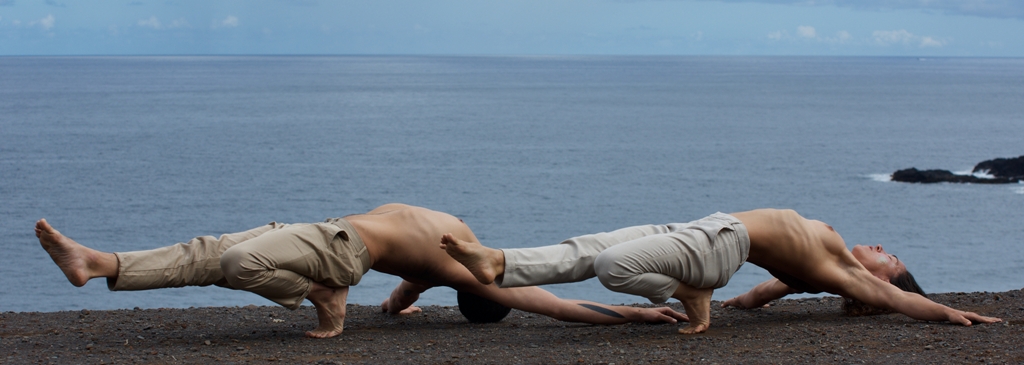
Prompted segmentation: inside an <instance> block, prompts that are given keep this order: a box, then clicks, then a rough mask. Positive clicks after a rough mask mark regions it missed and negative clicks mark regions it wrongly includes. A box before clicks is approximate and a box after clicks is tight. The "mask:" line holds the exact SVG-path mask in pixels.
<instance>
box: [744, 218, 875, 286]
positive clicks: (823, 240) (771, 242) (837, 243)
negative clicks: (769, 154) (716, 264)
mask: <svg viewBox="0 0 1024 365" xmlns="http://www.w3.org/2000/svg"><path fill="white" fill-rule="evenodd" d="M732 215H733V216H734V217H736V218H737V219H739V220H740V221H742V222H743V224H744V225H745V226H746V227H747V231H748V232H749V234H750V255H749V257H748V259H747V261H749V262H750V263H753V264H755V265H757V266H760V267H763V268H765V269H766V270H768V271H769V272H771V273H773V275H774V274H777V273H781V274H784V275H778V276H785V275H788V276H790V278H787V279H789V280H794V279H795V280H799V281H800V282H803V283H806V284H807V286H804V287H800V288H794V289H797V290H802V291H812V292H813V291H827V292H830V293H835V294H841V292H842V284H843V283H842V282H841V281H842V280H841V278H840V277H841V276H842V273H841V272H837V270H836V268H840V269H847V270H856V269H857V268H860V269H861V270H864V268H863V266H861V264H860V263H859V262H858V261H857V260H856V259H855V258H854V257H853V255H852V254H851V253H850V251H849V250H848V249H847V248H846V243H845V242H844V241H843V238H842V237H841V236H839V234H838V233H836V232H835V230H833V229H832V227H831V226H829V225H828V224H825V223H824V222H821V221H816V220H808V219H805V218H803V217H801V216H800V215H799V214H797V213H796V212H794V211H792V210H774V209H761V210H754V211H749V212H743V213H734V214H732ZM796 285H799V283H796ZM809 289H816V290H809Z"/></svg>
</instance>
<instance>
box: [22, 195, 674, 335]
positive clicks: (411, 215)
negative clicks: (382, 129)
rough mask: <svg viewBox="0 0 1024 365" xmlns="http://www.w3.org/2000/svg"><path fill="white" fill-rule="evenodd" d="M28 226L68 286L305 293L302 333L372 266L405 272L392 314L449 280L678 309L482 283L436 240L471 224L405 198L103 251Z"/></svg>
mask: <svg viewBox="0 0 1024 365" xmlns="http://www.w3.org/2000/svg"><path fill="white" fill-rule="evenodd" d="M35 232H36V237H38V238H39V242H40V243H41V244H42V246H43V249H45V250H46V252H47V253H49V255H50V257H51V258H52V259H53V261H54V262H55V263H56V264H57V266H58V267H60V269H61V271H63V272H64V275H65V276H66V277H67V279H68V280H69V281H70V282H71V284H74V285H75V286H83V285H85V283H86V282H87V281H89V280H90V279H93V278H106V279H107V286H108V287H109V288H110V289H111V290H145V289H157V288H169V287H181V286H187V285H194V286H205V285H211V284H212V285H218V286H222V287H227V288H232V289H240V290H247V291H250V292H253V293H256V294H258V295H260V296H263V297H265V298H267V299H270V300H271V301H274V302H275V303H278V304H280V305H282V306H284V307H286V308H289V309H297V308H299V306H300V305H301V304H302V302H303V300H305V299H309V301H310V302H312V303H313V306H314V307H316V313H317V317H318V320H319V325H318V326H317V327H316V328H315V329H313V330H311V331H308V332H306V335H307V336H310V337H317V338H326V337H333V336H336V335H338V334H340V333H341V332H342V330H343V328H344V323H345V304H346V299H347V297H348V289H349V286H352V285H356V284H358V283H359V280H360V279H361V278H362V276H363V274H364V273H366V272H367V271H369V270H370V269H374V270H377V271H380V272H383V273H388V274H392V275H397V276H400V277H402V279H404V280H403V281H402V282H401V283H400V284H399V285H398V287H396V288H395V290H394V291H393V292H392V293H391V296H390V297H389V298H388V299H387V300H385V301H384V302H383V303H381V308H382V310H383V311H385V312H388V313H392V314H407V313H414V312H419V311H420V309H419V308H417V307H415V306H413V305H412V304H413V303H414V302H416V300H417V299H418V298H419V295H420V293H422V292H424V291H426V290H427V289H430V288H432V287H435V286H448V287H452V288H454V289H456V290H458V291H460V292H465V293H469V294H473V295H476V296H479V297H482V298H484V299H488V300H491V301H494V302H496V303H498V304H501V305H504V306H507V307H511V308H516V309H520V310H524V311H528V312H533V313H539V314H543V315H547V316H550V317H552V318H555V319H559V320H563V321H571V322H586V323H595V324H618V323H626V322H668V323H676V321H677V320H684V319H686V316H684V315H682V314H681V313H678V312H675V311H673V310H671V309H669V308H634V307H627V306H608V305H603V304H598V303H593V302H587V301H579V300H565V299H559V298H558V297H555V296H554V295H553V294H551V293H549V292H547V291H545V290H543V289H540V288H536V287H522V288H504V289H503V288H498V287H497V286H495V285H493V284H491V285H488V284H482V283H480V282H478V281H477V280H476V279H475V278H474V277H473V275H472V274H471V273H470V272H469V271H468V270H466V268H465V267H464V266H462V265H461V264H459V263H458V262H456V261H455V260H453V259H452V258H451V257H449V256H448V255H446V254H445V253H444V252H441V251H440V250H438V249H437V244H438V242H439V240H440V239H441V236H442V235H444V234H445V233H446V232H448V237H452V238H458V239H459V240H461V241H462V242H477V238H476V236H475V235H474V234H473V231H472V230H470V229H469V227H468V226H467V225H466V224H465V223H463V222H462V220H460V219H458V218H456V217H454V216H451V215H449V214H446V213H442V212H437V211H433V210H429V209H426V208H420V207H414V206H409V205H404V204H387V205H383V206H381V207H378V208H376V209H373V210H371V211H369V212H367V213H366V214H356V215H349V216H346V217H344V218H331V219H328V220H327V221H325V222H323V223H311V224H279V223H270V224H268V225H265V226H262V227H257V228H254V229H251V230H248V231H245V232H239V233H231V234H225V235H222V236H220V237H219V238H218V237H212V236H204V237H196V238H194V239H192V240H190V241H189V242H187V243H178V244H175V245H171V246H166V247H161V248H157V249H153V250H146V251H133V252H114V253H111V252H101V251H97V250H95V249H92V248H89V247H86V246H83V245H81V244H79V243H77V242H75V241H74V240H72V239H70V238H68V237H67V236H64V235H62V234H61V233H60V232H58V231H57V230H56V229H54V228H53V227H52V226H50V224H49V223H48V222H47V221H46V220H45V219H41V220H39V221H38V222H36V227H35ZM484 317H486V315H485V316H484Z"/></svg>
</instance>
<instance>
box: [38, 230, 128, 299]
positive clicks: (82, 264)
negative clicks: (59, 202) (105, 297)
mask: <svg viewBox="0 0 1024 365" xmlns="http://www.w3.org/2000/svg"><path fill="white" fill-rule="evenodd" d="M35 230H36V237H39V243H40V244H41V245H42V246H43V249H44V250H46V253H48V254H50V258H51V259H53V262H54V263H56V264H57V267H59V268H60V271H63V272H64V276H66V277H67V278H68V281H70V282H71V284H72V285H74V286H83V285H85V283H86V282H88V281H89V279H92V278H97V277H116V276H117V257H116V256H114V254H112V253H107V252H100V251H96V250H94V249H91V248H88V247H85V246H82V245H81V244H79V243H78V242H75V241H74V240H72V239H70V238H68V237H67V236H64V235H62V234H60V232H58V231H57V230H56V229H54V228H53V227H52V226H50V224H49V223H47V222H46V219H40V220H39V221H38V222H36V228H35Z"/></svg>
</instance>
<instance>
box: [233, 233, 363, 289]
mask: <svg viewBox="0 0 1024 365" xmlns="http://www.w3.org/2000/svg"><path fill="white" fill-rule="evenodd" d="M336 234H337V228H336V227H334V226H332V225H328V224H323V223H312V224H305V223H303V224H292V225H289V226H287V227H284V228H281V229H277V230H273V231H270V232H266V233H263V234H261V235H259V236H257V237H254V238H252V239H249V240H246V241H244V242H242V243H240V244H238V245H237V246H236V247H235V248H233V250H240V251H244V252H245V254H246V256H248V257H249V259H248V262H247V263H246V264H245V265H258V266H260V267H262V268H267V269H274V270H287V271H291V272H294V273H296V274H299V275H302V276H305V277H308V278H311V279H313V280H314V281H317V282H321V283H325V284H327V283H326V282H325V280H328V279H335V280H336V279H339V278H341V277H343V276H345V277H347V276H351V274H349V275H342V274H341V273H339V272H337V271H338V270H340V268H343V267H346V265H345V264H344V263H343V262H341V261H340V258H339V256H338V253H337V252H336V250H335V248H334V247H333V245H332V241H333V240H334V239H335V235H336ZM249 269H253V268H249Z"/></svg>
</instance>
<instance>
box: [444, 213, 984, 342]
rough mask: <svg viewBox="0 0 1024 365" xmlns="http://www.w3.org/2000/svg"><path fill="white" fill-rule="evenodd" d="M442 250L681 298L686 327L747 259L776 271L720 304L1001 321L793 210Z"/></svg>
mask: <svg viewBox="0 0 1024 365" xmlns="http://www.w3.org/2000/svg"><path fill="white" fill-rule="evenodd" d="M440 247H441V248H442V249H444V250H445V251H447V253H448V254H449V255H451V256H452V257H453V258H455V259H456V260H458V261H459V262H461V263H462V264H463V265H465V266H466V267H467V268H468V269H469V271H470V272H472V273H473V275H474V276H475V277H476V278H477V280H479V281H480V282H481V283H485V284H490V283H492V282H496V283H497V284H498V286H500V287H517V286H525V285H542V284H552V283H566V282H575V281H581V280H586V279H588V278H592V277H594V276H597V277H598V279H600V281H601V283H602V284H604V286H605V287H607V288H608V289H611V290H613V291H617V292H623V293H628V294H635V295H640V296H644V297H647V298H648V299H650V300H651V301H652V302H654V303H663V302H665V301H666V300H668V299H669V298H676V299H678V300H679V301H680V302H682V304H683V307H684V308H685V309H686V314H687V316H688V317H689V322H690V323H689V325H688V326H687V327H685V328H682V329H680V330H679V332H680V333H699V332H704V331H705V330H707V329H708V327H709V326H710V324H711V319H710V310H711V308H710V306H711V294H712V292H713V291H714V289H716V288H720V287H722V286H725V284H726V283H728V282H729V279H730V278H731V277H732V275H733V273H735V272H736V270H738V269H739V268H740V266H741V265H742V264H743V263H744V262H747V261H749V262H751V263H753V264H754V265H757V266H760V267H762V268H765V269H767V270H768V272H769V273H771V274H772V275H773V276H774V277H775V278H773V279H771V280H768V281H766V282H764V283H762V284H760V285H758V286H756V287H755V288H753V289H751V290H750V291H749V292H747V293H745V294H743V295H740V296H737V297H735V298H732V299H729V300H727V301H725V302H724V303H723V304H722V306H723V307H726V306H732V307H737V308H756V307H760V306H762V305H764V304H766V303H768V302H769V301H771V300H773V299H778V298H781V297H783V296H786V295H788V294H793V293H800V292H828V293H832V294H837V295H840V296H843V297H844V298H848V299H853V300H856V301H860V302H863V303H865V304H867V305H869V306H871V307H876V308H881V309H884V310H891V311H895V312H899V313H903V314H905V315H908V316H910V317H913V318H916V319H920V320H927V321H950V322H953V323H959V324H962V325H965V326H969V325H971V323H972V322H978V323H991V322H998V321H1000V319H999V318H993V317H985V316H981V315H978V314H975V313H971V312H964V311H959V310H956V309H953V308H950V307H947V306H944V305H941V304H938V303H935V302H932V301H931V300H928V298H926V297H924V296H923V294H924V293H923V291H921V288H920V287H919V286H918V285H917V283H916V282H915V281H914V278H913V276H912V275H910V273H909V272H907V267H906V266H905V265H904V264H903V261H901V260H900V259H899V258H897V257H896V256H895V255H892V254H889V253H888V252H885V250H884V249H883V248H882V246H881V245H877V246H859V245H858V246H854V247H853V249H852V250H851V249H847V247H846V243H845V242H844V241H843V238H842V237H840V236H839V234H838V233H836V232H835V230H833V229H832V226H829V225H828V224H825V223H824V222H821V221H816V220H808V219H805V218H804V217H802V216H800V215H799V214H797V212H795V211H793V210H776V209H759V210H753V211H748V212H741V213H733V214H722V213H716V214H713V215H711V216H708V217H706V218H703V219H700V220H696V221H692V222H689V223H683V224H678V223H674V224H667V225H646V226H635V227H628V228H623V229H619V230H616V231H613V232H607V233H597V234H592V235H585V236H579V237H575V238H570V239H568V240H566V241H563V242H562V243H561V244H557V245H552V246H542V247H535V248H523V249H502V250H497V249H491V248H487V247H484V246H483V245H481V244H480V243H478V242H474V241H466V240H462V239H460V238H459V237H458V236H456V235H451V234H448V235H445V236H444V238H443V239H442V242H441V245H440ZM897 286H899V287H897ZM901 289H902V290H901Z"/></svg>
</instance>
